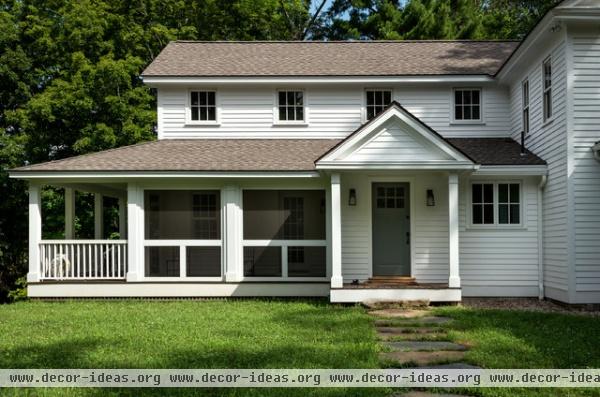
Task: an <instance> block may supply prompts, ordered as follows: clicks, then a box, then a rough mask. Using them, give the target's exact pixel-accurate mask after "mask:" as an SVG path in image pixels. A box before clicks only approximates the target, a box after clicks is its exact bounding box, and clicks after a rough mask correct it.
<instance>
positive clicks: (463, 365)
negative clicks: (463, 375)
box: [417, 363, 482, 369]
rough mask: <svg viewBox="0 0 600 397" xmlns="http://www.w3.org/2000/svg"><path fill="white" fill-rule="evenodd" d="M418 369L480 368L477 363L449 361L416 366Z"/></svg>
mask: <svg viewBox="0 0 600 397" xmlns="http://www.w3.org/2000/svg"><path fill="white" fill-rule="evenodd" d="M417 368H418V369H482V368H481V367H478V366H477V365H471V364H467V363H451V364H441V365H429V366H424V367H417Z"/></svg>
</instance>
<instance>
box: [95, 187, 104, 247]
mask: <svg viewBox="0 0 600 397" xmlns="http://www.w3.org/2000/svg"><path fill="white" fill-rule="evenodd" d="M103 229H104V196H102V195H101V194H100V193H94V238H95V239H96V240H102V237H104V230H103Z"/></svg>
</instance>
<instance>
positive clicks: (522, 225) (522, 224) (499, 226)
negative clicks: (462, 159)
mask: <svg viewBox="0 0 600 397" xmlns="http://www.w3.org/2000/svg"><path fill="white" fill-rule="evenodd" d="M477 184H491V185H493V194H494V196H493V197H494V223H488V224H478V223H473V196H472V194H473V185H477ZM502 184H517V185H519V199H520V200H519V223H500V222H499V199H500V196H499V194H498V185H502ZM523 185H524V182H523V181H522V180H519V179H498V180H489V179H473V180H470V181H469V183H468V185H467V186H468V191H467V192H466V194H465V195H466V197H467V229H492V230H511V229H512V230H514V229H527V220H526V219H525V216H526V212H525V208H526V206H527V203H526V199H525V196H524V194H523Z"/></svg>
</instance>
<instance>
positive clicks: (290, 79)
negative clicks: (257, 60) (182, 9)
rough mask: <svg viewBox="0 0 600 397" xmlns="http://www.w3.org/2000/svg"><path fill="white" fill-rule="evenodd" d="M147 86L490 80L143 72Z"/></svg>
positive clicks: (484, 78) (483, 77)
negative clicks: (203, 74) (156, 73)
mask: <svg viewBox="0 0 600 397" xmlns="http://www.w3.org/2000/svg"><path fill="white" fill-rule="evenodd" d="M142 79H143V81H144V83H145V84H147V85H149V86H150V87H159V86H163V85H189V84H281V83H283V84H285V83H297V84H321V83H327V84H348V83H363V84H379V83H491V82H493V81H494V77H493V76H491V75H489V74H485V73H482V74H444V75H442V74H439V75H396V76H377V75H373V76H311V75H303V76H156V75H154V76H152V75H142Z"/></svg>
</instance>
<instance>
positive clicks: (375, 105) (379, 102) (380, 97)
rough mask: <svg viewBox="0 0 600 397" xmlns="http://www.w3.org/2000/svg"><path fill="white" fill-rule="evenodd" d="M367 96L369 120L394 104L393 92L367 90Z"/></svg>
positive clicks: (387, 90) (388, 90)
mask: <svg viewBox="0 0 600 397" xmlns="http://www.w3.org/2000/svg"><path fill="white" fill-rule="evenodd" d="M366 96H367V105H366V110H367V114H366V116H367V120H371V119H372V118H374V117H375V116H377V115H378V114H379V113H381V112H382V111H383V109H385V108H386V107H388V105H389V104H390V103H392V90H390V89H377V90H371V89H369V90H366Z"/></svg>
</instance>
